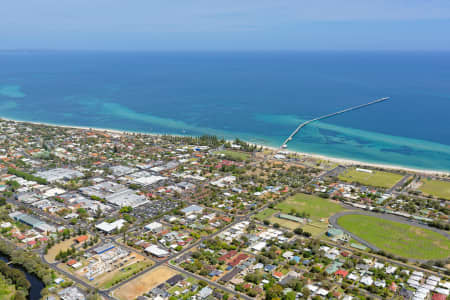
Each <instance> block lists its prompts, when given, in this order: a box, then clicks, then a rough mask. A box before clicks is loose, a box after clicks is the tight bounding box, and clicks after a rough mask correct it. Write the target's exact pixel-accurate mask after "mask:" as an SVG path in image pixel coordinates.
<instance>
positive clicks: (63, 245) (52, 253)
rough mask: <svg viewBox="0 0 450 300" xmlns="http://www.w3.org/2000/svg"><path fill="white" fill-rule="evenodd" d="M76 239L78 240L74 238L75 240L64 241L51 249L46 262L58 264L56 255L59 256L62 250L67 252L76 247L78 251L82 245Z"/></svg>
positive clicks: (46, 256)
mask: <svg viewBox="0 0 450 300" xmlns="http://www.w3.org/2000/svg"><path fill="white" fill-rule="evenodd" d="M87 237H88V239H89V238H91V236H90V235H87ZM76 238H78V236H77V237H74V238H70V239H67V240H65V241H62V242H60V243H58V244H55V245H54V246H53V247H51V248H50V249H49V250H48V253H47V254H46V255H45V260H46V261H48V262H49V263H54V262H56V260H55V257H56V255H58V253H59V251H61V250H64V251H66V250H67V249H69V248H70V247H71V246H72V245H74V246H75V248H76V249H78V248H79V247H81V246H82V243H77V242H76V241H75V240H76Z"/></svg>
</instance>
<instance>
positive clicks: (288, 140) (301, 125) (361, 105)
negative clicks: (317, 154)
mask: <svg viewBox="0 0 450 300" xmlns="http://www.w3.org/2000/svg"><path fill="white" fill-rule="evenodd" d="M389 99H390V98H389V97H384V98H380V99H377V100H374V101H371V102H368V103H364V104H360V105H357V106H352V107H349V108H346V109H344V110H340V111H337V112H334V113H332V114H328V115H324V116H321V117H317V118H314V119H311V120H308V121H306V122H303V123H301V124H300V125H298V127H297V128H296V129H295V130H294V131H293V132H292V133H291V135H290V136H289V137H288V138H287V139H286V140H285V141H284V143H283V144H282V145H281V147H280V149H284V148H286V147H287V144H288V143H289V142H290V141H291V140H292V139H293V138H294V136H295V135H296V134H297V133H298V132H299V131H300V130H301V129H302V128H303V127H305V126H306V125H308V124H310V123H312V122H316V121H319V120H323V119H327V118H331V117H334V116H337V115H340V114H343V113H346V112H349V111H352V110H357V109H360V108H364V107H366V106H369V105H373V104H377V103H380V102H383V101H386V100H389Z"/></svg>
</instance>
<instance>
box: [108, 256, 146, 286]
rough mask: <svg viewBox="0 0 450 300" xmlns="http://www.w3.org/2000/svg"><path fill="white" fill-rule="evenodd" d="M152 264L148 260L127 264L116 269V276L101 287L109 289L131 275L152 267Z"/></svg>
mask: <svg viewBox="0 0 450 300" xmlns="http://www.w3.org/2000/svg"><path fill="white" fill-rule="evenodd" d="M152 264H153V263H152V262H150V261H148V260H146V261H141V262H137V263H134V264H132V265H129V266H125V267H123V268H121V269H119V270H117V271H115V272H116V273H115V274H114V276H113V277H111V279H109V280H107V281H105V282H104V283H102V285H101V288H102V289H109V288H110V287H112V286H114V285H116V284H118V283H120V282H121V281H123V280H125V279H127V278H129V277H131V276H132V275H134V274H136V273H138V272H140V271H142V270H144V269H146V268H148V267H150V266H151V265H152Z"/></svg>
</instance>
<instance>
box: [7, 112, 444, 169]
mask: <svg viewBox="0 0 450 300" xmlns="http://www.w3.org/2000/svg"><path fill="white" fill-rule="evenodd" d="M0 120H4V121H11V122H16V123H24V124H34V125H45V126H53V127H61V128H67V129H79V130H92V131H99V132H106V133H111V134H120V135H127V134H143V135H149V136H163V135H173V136H182V135H175V134H162V133H149V132H135V131H127V130H118V129H110V128H98V127H87V126H72V125H62V124H51V123H45V122H32V121H22V120H14V119H8V118H3V117H2V118H0ZM229 142H232V141H231V140H229ZM250 144H252V145H256V146H258V147H263V148H264V149H266V150H270V151H273V152H274V153H277V152H281V153H284V154H296V155H302V156H305V157H311V158H315V159H321V160H327V161H330V162H334V163H338V164H341V165H344V166H352V165H360V166H368V167H373V168H381V169H387V170H400V171H405V172H411V173H417V174H422V175H426V176H450V172H445V171H436V170H426V169H423V170H422V169H415V168H408V167H404V166H396V165H389V164H379V163H370V162H364V161H357V160H351V159H346V158H339V157H330V156H325V155H320V154H315V153H306V152H301V151H293V150H288V149H279V148H276V147H271V146H266V145H261V144H255V143H250Z"/></svg>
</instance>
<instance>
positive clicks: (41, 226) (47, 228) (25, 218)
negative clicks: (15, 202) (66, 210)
mask: <svg viewBox="0 0 450 300" xmlns="http://www.w3.org/2000/svg"><path fill="white" fill-rule="evenodd" d="M9 217H10V218H12V219H14V220H16V221H19V222H22V223H24V224H27V225H28V226H31V227H33V228H36V229H38V230H40V231H43V232H56V228H55V227H54V226H52V225H49V224H47V223H45V222H43V221H41V220H39V219H36V218H34V217H32V216H29V215H27V214H24V213H21V212H18V211H16V212H13V213H10V214H9Z"/></svg>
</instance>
